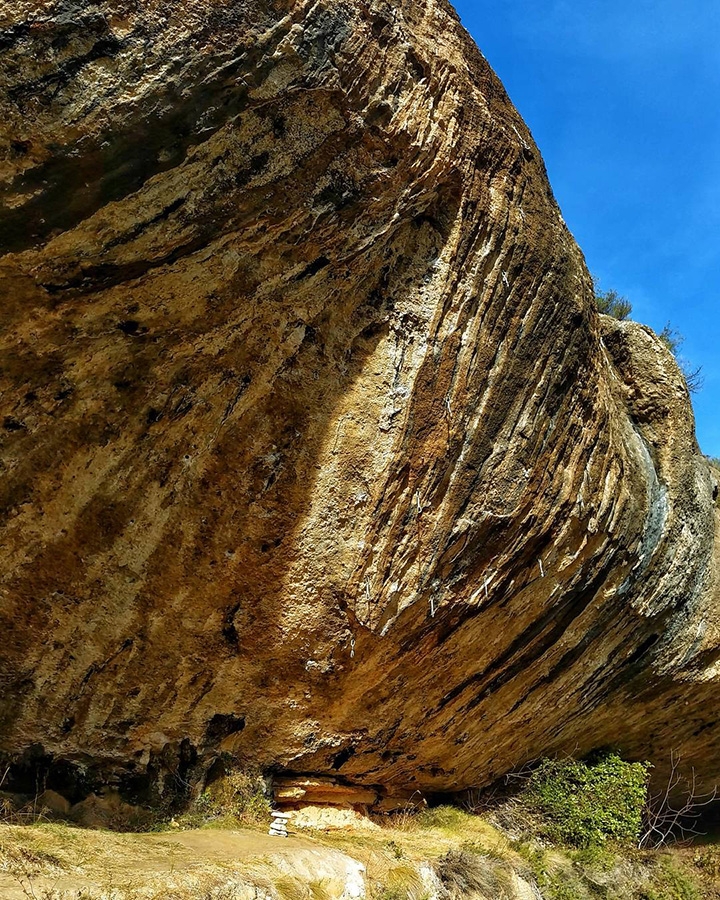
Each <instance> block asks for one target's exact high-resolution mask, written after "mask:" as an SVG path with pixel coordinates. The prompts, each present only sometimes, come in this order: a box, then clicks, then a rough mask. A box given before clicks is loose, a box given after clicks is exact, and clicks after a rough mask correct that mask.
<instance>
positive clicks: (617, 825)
mask: <svg viewBox="0 0 720 900" xmlns="http://www.w3.org/2000/svg"><path fill="white" fill-rule="evenodd" d="M649 768H650V766H649V764H648V763H641V762H638V763H630V762H626V761H625V760H623V759H621V758H620V757H619V756H617V755H616V754H615V753H610V754H608V755H606V756H603V757H600V758H598V759H596V760H595V761H588V762H585V761H582V760H576V759H545V760H543V761H542V762H541V763H540V765H539V766H538V767H537V769H535V770H534V771H533V773H532V775H531V776H530V779H529V782H528V785H527V787H526V788H525V789H524V791H523V793H522V796H521V800H520V802H521V804H522V806H523V807H524V808H525V809H526V810H527V812H528V813H529V814H531V815H532V816H533V817H535V818H537V819H538V828H539V832H540V834H541V836H543V837H545V838H547V839H549V840H551V841H553V842H555V843H558V844H565V845H568V846H571V847H581V848H583V847H584V848H588V847H602V846H603V845H604V844H605V843H606V842H608V841H614V842H617V843H619V844H623V843H625V844H629V843H635V841H636V840H637V837H638V834H639V832H640V826H641V823H642V814H643V807H644V804H645V798H646V795H647V782H648V774H649Z"/></svg>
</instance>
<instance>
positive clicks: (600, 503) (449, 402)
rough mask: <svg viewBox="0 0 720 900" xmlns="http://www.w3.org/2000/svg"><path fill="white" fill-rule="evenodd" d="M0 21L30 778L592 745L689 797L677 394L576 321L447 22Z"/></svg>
mask: <svg viewBox="0 0 720 900" xmlns="http://www.w3.org/2000/svg"><path fill="white" fill-rule="evenodd" d="M0 26H1V28H2V33H1V34H0V48H2V49H1V53H0V79H1V83H2V91H0V112H1V113H2V122H3V125H2V136H3V144H4V147H3V149H4V153H3V156H2V159H3V162H2V163H0V179H1V180H0V201H1V202H2V208H1V209H2V213H1V215H0V246H1V247H2V256H1V257H0V274H1V276H2V281H1V282H0V283H1V284H2V305H1V310H0V314H1V315H2V319H3V326H2V350H1V359H0V379H1V381H0V390H1V391H2V402H3V412H2V415H3V419H2V425H3V427H2V429H1V431H2V449H1V462H0V466H1V467H2V468H1V469H0V479H1V482H0V487H1V502H2V511H3V518H2V540H1V541H0V554H1V557H2V563H1V565H0V573H1V575H0V577H1V578H2V594H1V595H0V611H1V613H2V635H3V639H2V647H1V648H0V684H2V696H1V699H0V710H1V725H0V750H1V751H2V752H3V753H4V755H5V756H7V757H9V758H11V759H14V760H16V761H17V760H20V762H18V764H17V765H16V767H15V769H14V770H13V771H14V772H15V778H16V781H18V783H19V782H20V781H22V778H23V777H26V778H30V777H31V775H32V773H34V774H35V776H37V772H38V770H39V768H40V769H42V767H45V770H47V769H48V768H50V769H51V772H52V773H53V777H55V779H56V781H62V779H63V778H66V780H67V779H70V780H73V779H75V781H74V788H73V789H74V790H76V791H81V787H82V786H78V782H77V778H76V775H77V772H79V771H82V772H84V773H85V774H84V775H83V777H85V778H86V779H88V784H90V782H91V781H92V780H93V778H95V779H97V780H104V781H108V780H109V781H115V782H117V781H119V782H120V784H121V785H123V786H125V787H127V788H128V789H130V788H133V787H134V788H135V789H137V790H140V789H141V788H143V787H147V786H148V785H149V784H151V783H153V784H158V783H160V784H161V783H162V778H161V777H160V776H161V775H162V773H163V772H166V771H167V772H172V773H173V774H175V775H176V776H177V778H176V779H175V781H174V782H173V779H169V782H168V783H170V782H173V783H184V781H185V780H186V779H188V778H190V777H191V776H192V773H193V772H195V771H197V770H198V769H199V768H200V767H202V766H203V765H205V764H206V763H208V762H210V761H211V760H212V759H213V757H215V756H216V755H217V754H219V753H220V752H222V751H227V752H230V753H233V754H235V755H237V756H238V757H239V758H240V759H241V760H242V761H244V762H245V763H247V764H248V765H251V764H252V765H257V766H260V767H265V768H267V767H273V768H275V769H279V770H285V771H287V772H297V773H308V774H311V773H314V774H316V775H323V774H332V775H333V776H334V777H336V778H338V777H339V778H341V779H344V780H346V781H350V782H355V783H358V784H361V785H379V786H384V787H388V786H391V787H393V788H396V789H397V790H402V789H410V790H412V789H414V788H416V787H417V788H421V789H424V790H442V791H444V790H456V789H459V788H462V787H465V786H468V785H471V784H483V783H487V782H488V781H490V780H492V779H493V778H494V777H496V776H497V775H499V774H501V773H503V772H505V771H507V770H508V769H509V768H511V767H513V766H515V765H517V764H519V763H523V762H525V761H526V760H527V759H529V758H534V757H537V756H539V755H541V754H543V753H548V752H553V751H556V750H561V749H564V750H570V751H576V752H582V751H585V750H589V749H591V748H594V747H598V746H602V745H606V744H613V745H616V746H619V747H621V749H623V750H624V752H626V753H628V754H631V755H638V756H641V757H649V758H651V759H652V760H653V761H655V762H656V763H657V764H658V765H660V766H662V765H663V763H664V761H666V760H667V759H668V758H669V754H670V750H671V749H673V748H682V750H683V753H684V755H685V759H686V761H687V762H688V763H691V762H692V763H693V764H694V765H695V766H696V767H697V769H698V771H699V772H701V773H702V775H703V778H704V779H705V780H706V781H707V782H714V780H716V777H717V773H716V768H715V766H716V761H717V752H718V744H719V741H720V732H719V730H718V727H717V725H716V708H717V702H718V687H717V677H716V669H717V665H718V663H717V661H718V658H719V656H720V653H719V652H718V647H719V646H720V637H719V635H718V612H717V610H718V605H719V601H720V596H719V589H718V582H717V573H718V571H719V570H720V565H719V564H718V556H719V551H718V543H717V540H716V539H715V537H714V535H715V534H716V533H717V531H718V528H717V525H716V510H715V507H714V501H713V491H714V490H715V491H716V487H715V483H714V479H713V475H712V473H711V471H710V469H709V468H708V466H707V464H706V462H705V461H704V459H703V458H702V456H701V455H700V453H699V451H698V448H697V445H696V442H695V438H694V431H693V419H692V411H691V407H690V403H689V399H688V395H687V390H686V388H685V385H684V382H683V380H682V377H681V375H680V373H679V371H678V369H677V367H676V365H675V363H674V361H673V359H672V357H671V355H670V354H669V353H668V352H667V351H666V350H665V349H664V347H663V346H662V345H661V344H660V343H659V342H658V341H657V339H655V338H654V337H653V336H652V334H651V333H649V332H648V330H647V329H644V328H642V327H641V326H638V325H635V324H631V323H617V322H615V321H613V320H605V319H601V318H600V317H599V316H598V315H597V313H596V312H595V310H594V306H593V299H592V286H591V282H590V279H589V277H588V274H587V271H586V268H585V265H584V262H583V258H582V255H581V253H580V251H579V250H578V248H577V246H576V245H575V243H574V241H573V239H572V237H571V235H570V234H569V233H568V231H567V228H566V227H565V224H564V223H563V220H562V218H561V216H560V213H559V211H558V208H557V206H556V204H555V201H554V199H553V196H552V193H551V190H550V187H549V185H548V182H547V178H546V174H545V170H544V167H543V163H542V160H541V158H540V154H539V152H538V150H537V148H536V146H535V144H534V143H533V140H532V137H531V135H530V134H529V132H528V130H527V128H526V126H525V125H524V124H523V122H522V120H521V119H520V117H519V116H518V114H517V112H516V111H515V110H514V108H513V107H512V105H511V104H510V102H509V100H508V98H507V96H506V94H505V92H504V90H503V88H502V86H501V85H500V83H499V82H498V80H497V78H496V77H495V75H494V74H493V72H492V71H491V70H490V68H489V66H488V65H487V63H486V62H485V60H484V59H483V57H482V55H481V54H480V53H479V51H478V50H477V49H476V48H475V46H474V45H473V44H472V42H471V40H470V38H469V37H468V36H467V34H466V33H465V32H464V31H463V30H462V28H461V26H460V25H459V23H458V20H457V18H456V16H455V15H454V13H453V11H452V10H451V8H450V7H449V5H447V4H446V3H445V2H443V0H425V2H422V0H417V2H395V3H386V2H382V0H368V2H353V3H349V2H348V3H344V2H330V0H319V2H313V3H310V2H292V0H277V2H269V0H267V2H263V0H253V2H243V3H240V2H238V0H233V2H229V0H216V2H213V3H208V2H207V0H173V2H163V3H160V2H157V0H144V2H140V0H115V2H112V3H111V2H90V0H74V2H49V0H47V2H44V3H40V4H38V3H36V2H29V0H13V2H12V3H9V2H6V3H5V4H4V6H0ZM80 764H82V766H83V767H84V768H82V769H79V768H77V766H79V765H80ZM70 771H72V772H74V773H75V775H72V776H70V775H68V772H70ZM63 773H64V774H63ZM51 780H52V778H51Z"/></svg>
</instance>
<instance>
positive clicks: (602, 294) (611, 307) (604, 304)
mask: <svg viewBox="0 0 720 900" xmlns="http://www.w3.org/2000/svg"><path fill="white" fill-rule="evenodd" d="M593 287H594V288H595V304H596V306H597V308H598V312H600V313H602V314H603V315H604V316H613V317H614V318H615V319H627V318H628V316H629V315H630V313H631V312H632V303H630V301H629V300H628V299H627V297H621V296H620V294H618V292H617V291H612V290H611V291H601V290H600V284H599V282H598V279H597V278H595V277H594V276H593Z"/></svg>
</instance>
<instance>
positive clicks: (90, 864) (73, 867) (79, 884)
mask: <svg viewBox="0 0 720 900" xmlns="http://www.w3.org/2000/svg"><path fill="white" fill-rule="evenodd" d="M278 881H282V882H283V883H285V884H287V883H288V882H293V881H297V882H301V883H303V884H305V885H307V884H313V883H322V885H323V889H324V890H325V891H326V892H327V895H328V896H329V897H336V898H340V897H343V896H344V897H348V898H349V897H352V896H356V897H359V896H361V895H362V884H363V867H362V865H361V864H360V863H359V862H357V860H354V859H352V858H351V857H350V856H348V855H347V854H345V853H342V852H341V851H339V850H334V849H332V848H328V847H323V846H322V845H320V844H318V843H316V842H314V841H312V840H310V839H308V838H304V837H299V836H295V835H292V836H290V837H289V838H273V837H270V836H268V835H266V834H263V833H261V832H256V831H245V830H242V831H220V830H217V831H216V830H210V829H208V830H203V831H188V832H170V833H163V834H141V835H117V834H111V833H108V832H100V831H82V830H80V829H75V828H68V827H66V826H58V825H39V826H32V827H27V828H17V827H9V826H0V897H1V898H2V900H28V898H33V900H45V898H46V897H47V898H48V900H50V898H51V900H64V898H66V897H67V898H70V897H72V898H73V900H75V898H77V897H78V896H80V897H81V898H82V900H85V898H86V897H87V898H95V897H98V898H99V897H112V900H115V898H117V900H120V898H123V900H124V898H128V900H135V898H158V900H159V898H160V897H163V898H165V897H173V898H175V897H177V898H178V900H184V898H188V900H191V898H192V900H205V898H206V897H207V898H210V896H211V893H212V890H213V889H215V890H217V889H219V888H224V889H225V890H226V891H227V892H228V893H227V894H226V895H224V896H227V897H228V898H229V897H235V896H237V897H238V898H242V897H245V896H247V897H248V898H251V897H256V896H258V891H259V892H260V894H263V893H264V894H269V893H271V892H272V890H273V888H274V887H275V886H276V885H277V883H278ZM231 889H232V890H231ZM83 892H84V893H83ZM113 892H114V893H113ZM304 893H306V891H305V892H304Z"/></svg>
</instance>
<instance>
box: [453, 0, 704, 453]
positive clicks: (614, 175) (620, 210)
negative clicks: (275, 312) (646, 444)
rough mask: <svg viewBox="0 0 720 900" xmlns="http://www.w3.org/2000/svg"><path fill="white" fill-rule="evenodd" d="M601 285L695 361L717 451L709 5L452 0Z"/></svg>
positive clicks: (700, 0)
mask: <svg viewBox="0 0 720 900" xmlns="http://www.w3.org/2000/svg"><path fill="white" fill-rule="evenodd" d="M455 5H456V8H457V9H458V12H459V13H460V15H461V16H462V19H463V22H464V24H465V26H466V27H467V28H468V30H469V31H470V32H471V34H472V35H473V37H474V38H475V40H476V41H477V43H478V45H479V46H480V49H481V50H482V51H483V53H484V55H485V57H486V58H487V59H488V61H489V62H490V64H491V65H492V66H493V68H494V69H495V71H496V72H497V73H498V75H499V76H500V78H501V79H502V81H503V83H504V84H505V87H506V88H507V90H508V93H509V94H510V97H511V99H512V101H513V102H514V104H515V106H516V107H517V108H518V110H519V111H520V113H521V114H522V116H523V118H524V119H525V121H526V122H527V124H528V125H529V127H530V128H531V130H532V132H533V135H534V137H535V140H536V141H537V143H538V145H539V147H540V150H541V152H542V154H543V156H544V158H545V162H546V164H547V168H548V172H549V174H550V180H551V182H552V186H553V190H554V192H555V196H556V197H557V200H558V202H559V204H560V206H561V208H562V211H563V215H564V217H565V220H566V222H567V223H568V225H569V227H570V229H571V230H572V232H573V234H574V235H575V237H576V239H577V241H578V243H579V244H580V246H581V248H582V249H583V251H584V253H585V256H586V259H587V262H588V266H589V268H590V271H591V272H592V273H593V274H594V275H596V276H597V277H598V278H599V279H600V285H601V287H602V288H604V289H606V290H607V289H609V288H614V289H615V290H617V291H619V293H621V294H624V295H625V296H626V297H627V298H628V299H629V300H630V301H631V302H632V304H633V316H632V317H633V318H634V319H637V320H638V321H640V322H645V323H646V324H648V325H651V326H652V327H653V328H655V330H657V331H659V330H661V329H662V328H663V326H664V325H665V324H666V322H668V321H670V322H671V323H672V325H673V326H675V328H677V329H678V330H679V331H680V332H681V333H682V334H683V335H684V336H685V343H684V346H683V348H682V355H683V356H684V357H685V358H686V359H687V361H688V363H689V364H690V365H691V366H692V367H693V368H695V367H697V366H700V365H702V367H703V373H704V378H705V384H704V388H703V389H702V390H701V391H700V392H699V393H697V394H695V395H694V398H693V404H694V406H695V412H696V417H697V431H698V440H699V442H700V446H701V448H702V449H703V451H704V452H705V453H708V454H710V455H712V456H720V349H719V348H720V0H682V2H680V0H634V2H632V3H628V0H582V2H578V0H574V2H572V0H546V2H542V3H538V2H537V0H474V2H471V0H457V2H456V3H455Z"/></svg>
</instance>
